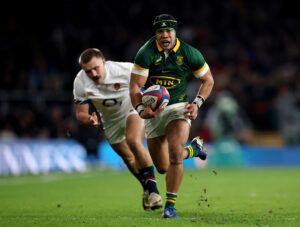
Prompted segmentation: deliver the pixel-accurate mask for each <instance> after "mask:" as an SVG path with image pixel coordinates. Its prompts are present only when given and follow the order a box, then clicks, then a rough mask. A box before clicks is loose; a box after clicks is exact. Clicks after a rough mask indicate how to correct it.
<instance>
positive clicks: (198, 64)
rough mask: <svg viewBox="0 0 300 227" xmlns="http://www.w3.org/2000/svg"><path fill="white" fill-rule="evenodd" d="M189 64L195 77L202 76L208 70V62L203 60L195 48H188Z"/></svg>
mask: <svg viewBox="0 0 300 227" xmlns="http://www.w3.org/2000/svg"><path fill="white" fill-rule="evenodd" d="M189 52H190V53H189V54H188V56H190V58H189V64H190V67H191V70H192V72H193V74H194V76H195V77H196V78H200V77H202V76H203V75H204V74H205V73H207V71H208V70H209V66H208V64H207V63H206V62H205V59H204V57H203V55H202V54H201V53H200V51H199V50H197V49H196V48H193V47H190V48H189Z"/></svg>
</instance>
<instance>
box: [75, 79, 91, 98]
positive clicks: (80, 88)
mask: <svg viewBox="0 0 300 227" xmlns="http://www.w3.org/2000/svg"><path fill="white" fill-rule="evenodd" d="M73 96H74V102H75V104H85V103H87V102H88V98H87V96H86V93H85V91H84V85H83V82H82V81H81V80H80V79H79V78H78V77H76V78H75V80H74V86H73Z"/></svg>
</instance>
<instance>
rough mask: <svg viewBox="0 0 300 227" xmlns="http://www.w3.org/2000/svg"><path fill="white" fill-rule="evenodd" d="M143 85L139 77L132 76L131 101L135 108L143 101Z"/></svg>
mask: <svg viewBox="0 0 300 227" xmlns="http://www.w3.org/2000/svg"><path fill="white" fill-rule="evenodd" d="M142 86H143V83H141V82H140V81H139V80H138V76H137V75H134V74H133V75H131V80H130V99H131V103H132V106H133V107H136V106H137V105H138V104H139V103H141V101H142V95H141V88H142Z"/></svg>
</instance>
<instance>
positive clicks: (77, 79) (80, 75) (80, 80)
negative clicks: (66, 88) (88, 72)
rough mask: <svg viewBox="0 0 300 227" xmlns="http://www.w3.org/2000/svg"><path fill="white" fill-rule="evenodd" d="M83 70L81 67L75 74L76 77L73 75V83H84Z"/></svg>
mask: <svg viewBox="0 0 300 227" xmlns="http://www.w3.org/2000/svg"><path fill="white" fill-rule="evenodd" d="M85 77H86V76H85V72H84V70H83V69H81V70H80V71H79V72H78V73H77V75H76V77H75V79H74V84H75V83H84V81H85Z"/></svg>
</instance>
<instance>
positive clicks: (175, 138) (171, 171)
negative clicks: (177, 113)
mask: <svg viewBox="0 0 300 227" xmlns="http://www.w3.org/2000/svg"><path fill="white" fill-rule="evenodd" d="M189 130H190V126H189V124H188V123H187V122H186V121H184V120H174V121H172V122H171V123H169V125H168V126H167V128H166V137H167V140H168V145H169V155H170V166H169V168H168V171H167V176H166V184H167V192H170V193H177V192H178V190H179V187H180V183H181V181H182V176H183V163H182V160H183V157H184V154H183V152H185V149H184V146H185V144H186V142H187V140H188V137H189Z"/></svg>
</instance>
